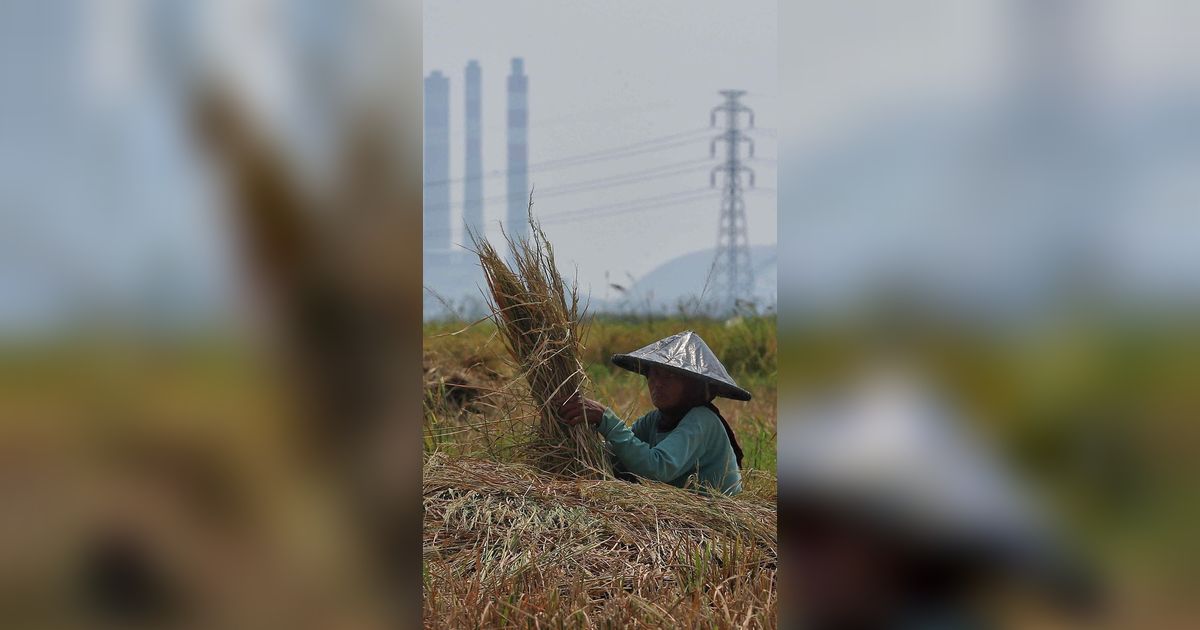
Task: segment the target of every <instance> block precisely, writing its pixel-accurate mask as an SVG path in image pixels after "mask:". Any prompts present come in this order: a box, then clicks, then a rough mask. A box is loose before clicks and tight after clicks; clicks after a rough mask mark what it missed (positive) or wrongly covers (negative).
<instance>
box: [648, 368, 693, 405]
mask: <svg viewBox="0 0 1200 630" xmlns="http://www.w3.org/2000/svg"><path fill="white" fill-rule="evenodd" d="M646 386H647V387H648V388H649V389H650V400H651V402H653V403H654V406H655V407H658V408H659V409H670V408H673V407H678V406H680V405H681V404H683V402H684V397H685V394H686V392H687V387H688V380H687V378H686V377H683V376H680V375H679V374H676V373H674V372H669V371H667V370H664V369H661V368H657V367H654V366H651V367H650V369H649V370H648V371H647V372H646Z"/></svg>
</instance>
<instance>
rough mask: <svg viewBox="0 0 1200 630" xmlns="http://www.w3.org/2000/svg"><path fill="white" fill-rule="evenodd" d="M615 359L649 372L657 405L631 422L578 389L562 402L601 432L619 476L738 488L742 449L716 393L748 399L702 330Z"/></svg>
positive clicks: (565, 411)
mask: <svg viewBox="0 0 1200 630" xmlns="http://www.w3.org/2000/svg"><path fill="white" fill-rule="evenodd" d="M612 362H613V364H614V365H616V366H618V367H621V368H624V369H626V370H629V371H631V372H637V373H639V374H642V375H644V376H645V377H646V385H647V387H648V388H649V390H650V400H651V401H652V402H653V403H654V406H655V407H656V409H654V410H653V411H651V412H650V413H647V414H646V415H644V416H642V417H641V418H638V419H637V421H635V422H634V423H633V428H632V429H631V428H630V427H628V426H626V425H625V421H624V420H622V419H621V418H620V417H618V416H617V415H616V414H615V413H613V411H612V410H611V409H609V408H607V407H606V406H604V405H603V404H601V403H599V402H596V401H594V400H589V399H587V398H584V397H583V396H581V395H579V394H575V395H573V396H570V397H568V398H565V399H562V400H560V401H559V404H560V409H561V412H560V415H561V418H562V421H563V422H566V423H568V424H573V425H574V424H579V423H580V422H587V423H589V424H592V425H593V426H595V428H596V430H597V431H599V432H600V433H601V435H603V436H604V438H605V440H606V441H607V443H608V447H609V450H610V452H611V453H612V454H613V456H614V457H615V458H616V464H617V468H618V474H619V475H620V474H621V473H622V472H624V473H632V474H633V475H636V476H638V477H644V478H646V479H654V480H657V481H662V482H665V483H669V484H671V485H673V486H678V487H681V488H683V487H696V486H698V487H699V488H701V489H704V490H710V489H711V490H717V491H719V492H724V493H725V494H730V495H733V494H737V493H738V492H741V490H742V478H741V474H740V472H739V471H738V469H739V468H740V467H741V464H742V449H741V447H740V446H739V445H738V442H737V437H735V436H734V434H733V429H731V428H730V427H729V423H728V422H727V421H726V420H725V418H724V417H722V416H721V412H720V411H719V410H718V409H717V407H716V406H715V405H713V399H714V398H716V397H717V396H723V397H725V398H732V399H734V400H742V401H745V400H750V392H748V391H746V390H744V389H742V388H741V387H738V386H737V384H736V383H734V381H733V379H732V378H730V377H729V373H728V372H726V371H725V367H724V366H722V365H721V362H720V361H718V360H717V357H716V355H714V354H713V352H712V350H710V349H709V347H708V345H707V344H705V343H704V340H703V339H701V338H700V336H699V335H697V334H696V333H694V332H692V331H690V330H689V331H684V332H681V333H679V334H676V335H671V336H670V337H667V338H665V339H661V340H659V341H656V342H654V343H652V344H650V345H648V346H646V347H644V348H641V349H639V350H635V351H634V352H631V353H629V354H617V355H613V357H612Z"/></svg>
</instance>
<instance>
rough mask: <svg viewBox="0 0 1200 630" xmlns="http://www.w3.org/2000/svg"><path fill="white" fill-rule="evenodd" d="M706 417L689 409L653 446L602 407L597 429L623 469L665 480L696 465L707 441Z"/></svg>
mask: <svg viewBox="0 0 1200 630" xmlns="http://www.w3.org/2000/svg"><path fill="white" fill-rule="evenodd" d="M708 415H711V412H710V413H709V414H708ZM710 420H711V419H710V418H708V417H707V416H706V415H705V414H704V413H702V411H699V410H696V409H693V410H692V411H689V412H688V414H687V415H686V416H684V417H683V419H682V420H680V421H679V425H678V426H676V427H675V428H674V429H673V430H672V431H671V432H670V434H669V435H668V436H667V437H666V438H665V439H664V440H663V441H662V442H659V443H658V445H657V446H653V447H652V446H650V445H649V444H647V443H646V442H643V441H642V440H640V439H638V437H637V436H636V435H634V434H633V431H631V430H630V429H629V427H627V426H625V423H624V422H622V421H621V419H620V418H618V417H617V415H616V414H615V413H613V412H612V410H611V409H608V410H605V412H604V416H603V417H602V418H601V419H600V424H599V426H598V427H597V430H598V431H600V433H601V434H602V435H603V436H604V439H605V440H607V441H608V445H609V448H610V449H611V450H612V452H613V454H614V455H616V457H617V459H618V460H620V462H621V464H622V465H623V466H624V467H625V469H626V470H628V471H629V472H631V473H633V474H635V475H639V476H642V477H646V478H647V479H655V480H657V481H664V482H669V481H672V480H674V479H678V478H679V477H680V476H681V475H683V474H684V473H685V472H687V471H688V470H691V469H693V468H696V466H697V465H698V464H699V462H700V457H701V455H703V454H704V452H705V450H706V449H707V448H708V445H709V442H710V438H711V429H712V427H711V424H712V422H711V421H710Z"/></svg>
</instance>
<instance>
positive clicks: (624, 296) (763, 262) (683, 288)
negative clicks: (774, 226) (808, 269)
mask: <svg viewBox="0 0 1200 630" xmlns="http://www.w3.org/2000/svg"><path fill="white" fill-rule="evenodd" d="M715 255H716V249H715V248H710V249H705V250H701V251H698V252H692V253H690V254H684V255H682V256H679V257H678V258H673V259H671V260H669V261H667V262H665V263H663V264H661V265H659V266H658V267H656V268H654V270H652V271H650V272H649V273H647V274H646V275H644V276H642V277H641V278H638V279H637V280H636V282H634V283H633V285H632V286H624V285H622V286H621V289H623V291H622V290H621V289H617V288H615V287H610V288H609V290H608V292H607V298H608V299H607V300H605V299H600V296H602V295H604V293H603V292H602V291H595V292H594V293H593V296H592V305H591V310H592V311H617V312H621V311H626V312H627V311H637V312H645V311H650V312H658V311H672V310H674V309H675V308H676V307H677V306H678V305H679V304H680V302H687V301H690V300H693V299H694V298H696V297H699V296H700V295H701V293H702V292H703V291H704V290H705V280H706V279H707V278H708V273H709V270H710V269H711V268H712V262H713V257H714V256H715ZM750 259H751V264H752V266H753V267H754V284H755V287H754V291H753V296H754V302H755V303H756V304H757V305H758V307H759V309H760V310H763V309H766V308H770V309H772V310H773V309H774V307H775V300H776V250H775V245H759V246H755V247H751V248H750ZM706 297H708V296H706Z"/></svg>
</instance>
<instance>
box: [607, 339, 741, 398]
mask: <svg viewBox="0 0 1200 630" xmlns="http://www.w3.org/2000/svg"><path fill="white" fill-rule="evenodd" d="M612 362H613V365H616V366H617V367H621V368H625V369H626V370H629V371H631V372H637V373H638V374H643V375H644V374H645V373H646V370H647V369H648V368H649V367H650V366H651V365H656V366H659V367H662V368H665V369H667V370H669V371H672V372H677V373H680V374H684V375H686V376H692V377H695V378H699V379H700V380H702V381H704V382H706V383H708V384H709V385H710V386H712V391H713V392H714V393H715V394H716V395H717V396H723V397H725V398H732V399H734V400H750V392H748V391H746V390H744V389H742V388H741V387H738V384H737V383H735V382H734V381H733V378H731V377H730V376H729V372H726V371H725V366H723V365H721V362H720V361H718V360H717V355H715V354H713V351H712V350H711V349H710V348H709V347H708V344H706V343H704V340H703V339H701V338H700V335H697V334H696V333H694V332H692V331H690V330H685V331H683V332H681V333H678V334H675V335H671V336H670V337H667V338H665V339H659V340H658V341H655V342H654V343H652V344H650V345H648V346H645V347H642V348H638V349H637V350H634V351H633V352H630V353H628V354H614V355H613V357H612Z"/></svg>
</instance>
